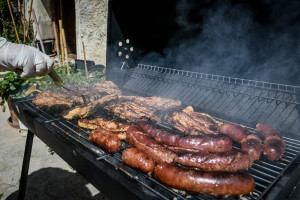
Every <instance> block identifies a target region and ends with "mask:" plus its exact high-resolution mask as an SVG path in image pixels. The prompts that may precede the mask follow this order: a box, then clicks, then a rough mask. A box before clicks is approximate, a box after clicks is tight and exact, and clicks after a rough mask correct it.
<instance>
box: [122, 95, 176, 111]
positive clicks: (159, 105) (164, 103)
mask: <svg viewBox="0 0 300 200" xmlns="http://www.w3.org/2000/svg"><path fill="white" fill-rule="evenodd" d="M120 101H121V102H125V101H131V102H134V103H136V104H138V105H140V106H143V107H151V108H153V109H155V110H174V109H179V108H180V106H181V102H180V101H179V100H173V99H170V98H166V97H158V96H153V97H138V96H121V97H120Z"/></svg>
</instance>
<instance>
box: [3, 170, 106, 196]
mask: <svg viewBox="0 0 300 200" xmlns="http://www.w3.org/2000/svg"><path fill="white" fill-rule="evenodd" d="M87 184H88V182H87V181H86V180H85V179H84V178H83V177H82V176H80V175H79V174H77V173H72V172H69V171H66V170H63V169H59V168H43V169H40V170H38V171H36V172H33V173H32V174H30V175H29V176H28V179H27V187H26V194H25V199H26V200H31V199H32V200H33V199H34V200H36V199H43V200H52V199H55V200H60V199H63V200H77V199H78V200H85V199H86V200H88V199H91V200H108V198H107V197H105V196H104V195H103V194H101V193H98V194H96V195H94V196H92V193H91V191H90V190H89V189H88V188H87V187H86V185H87ZM18 192H19V191H16V192H14V193H12V194H11V195H10V196H8V197H7V198H6V200H15V199H17V198H18Z"/></svg>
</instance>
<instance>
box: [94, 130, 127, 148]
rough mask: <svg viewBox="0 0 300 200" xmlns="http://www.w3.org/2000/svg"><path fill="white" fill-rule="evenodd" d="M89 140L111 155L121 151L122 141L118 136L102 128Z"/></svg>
mask: <svg viewBox="0 0 300 200" xmlns="http://www.w3.org/2000/svg"><path fill="white" fill-rule="evenodd" d="M89 140H90V141H91V142H92V143H94V144H96V145H98V146H100V147H101V148H103V149H105V150H107V151H109V152H111V153H115V152H117V151H119V150H120V149H121V145H122V141H121V139H120V138H119V137H118V136H117V135H116V134H112V133H110V132H109V131H107V130H105V129H103V128H101V127H98V128H97V129H95V130H93V131H92V132H91V134H90V137H89Z"/></svg>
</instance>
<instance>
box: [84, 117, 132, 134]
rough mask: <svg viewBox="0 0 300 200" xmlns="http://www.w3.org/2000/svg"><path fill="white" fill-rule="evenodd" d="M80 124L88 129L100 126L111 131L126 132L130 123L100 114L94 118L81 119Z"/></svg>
mask: <svg viewBox="0 0 300 200" xmlns="http://www.w3.org/2000/svg"><path fill="white" fill-rule="evenodd" d="M78 126H80V127H83V128H87V129H96V128H98V127H99V126H100V127H102V128H104V129H105V130H108V131H110V132H126V131H127V129H128V128H129V126H130V125H128V124H124V123H121V122H116V121H113V120H108V119H104V118H103V117H99V116H98V117H95V118H93V119H79V120H78Z"/></svg>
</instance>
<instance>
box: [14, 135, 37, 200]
mask: <svg viewBox="0 0 300 200" xmlns="http://www.w3.org/2000/svg"><path fill="white" fill-rule="evenodd" d="M33 136H34V134H33V133H32V132H31V131H30V130H28V133H27V139H26V144H25V152H24V157H23V164H22V171H21V179H20V186H19V193H18V200H23V199H24V198H25V191H26V183H27V176H28V169H29V163H30V156H31V150H32V142H33Z"/></svg>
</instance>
